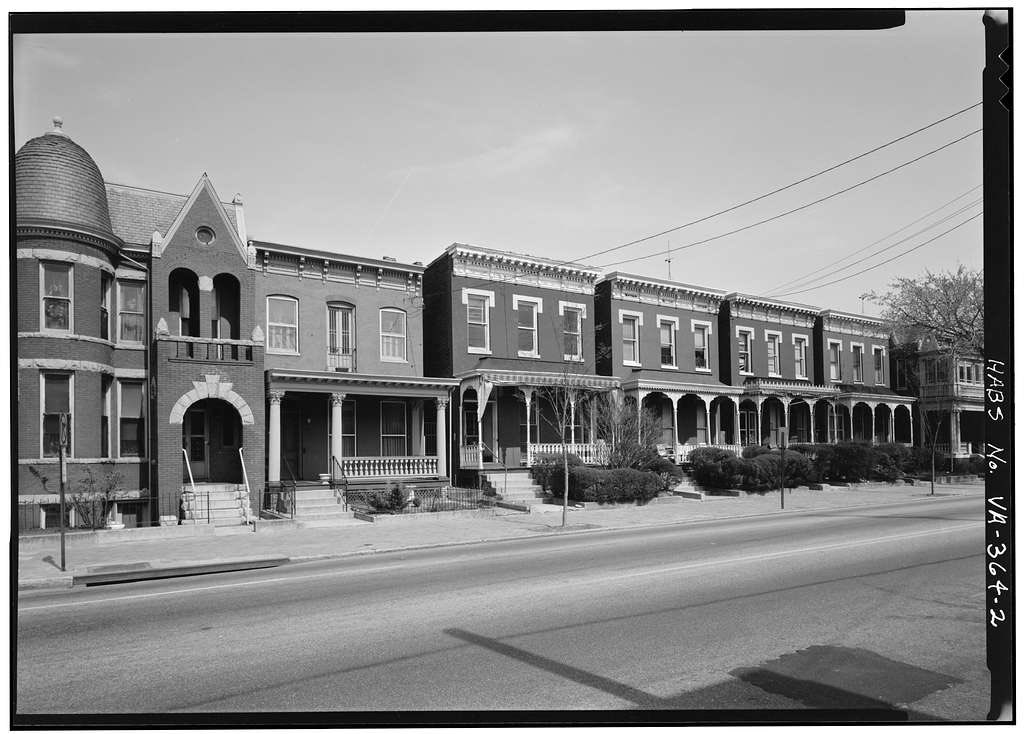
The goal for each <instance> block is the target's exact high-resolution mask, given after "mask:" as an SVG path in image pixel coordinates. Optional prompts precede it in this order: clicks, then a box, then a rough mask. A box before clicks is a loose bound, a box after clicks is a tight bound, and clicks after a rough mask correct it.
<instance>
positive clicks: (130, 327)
mask: <svg viewBox="0 0 1024 734" xmlns="http://www.w3.org/2000/svg"><path fill="white" fill-rule="evenodd" d="M117 324H118V326H117V339H118V341H120V342H127V343H129V344H142V341H143V336H144V331H145V325H146V284H145V283H144V282H142V281H141V280H119V281H118V282H117Z"/></svg>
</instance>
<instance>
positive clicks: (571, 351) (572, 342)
mask: <svg viewBox="0 0 1024 734" xmlns="http://www.w3.org/2000/svg"><path fill="white" fill-rule="evenodd" d="M582 323H583V309H581V308H578V307H576V306H563V307H562V342H563V343H562V350H563V353H562V357H563V358H564V359H567V360H570V361H573V362H581V361H583V328H582Z"/></svg>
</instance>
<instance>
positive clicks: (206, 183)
mask: <svg viewBox="0 0 1024 734" xmlns="http://www.w3.org/2000/svg"><path fill="white" fill-rule="evenodd" d="M203 192H206V194H207V195H208V196H209V197H210V198H211V199H213V200H214V201H217V202H220V199H219V198H218V197H217V192H216V191H215V190H214V188H213V184H212V183H211V182H210V177H209V176H207V175H206V174H205V173H204V174H203V175H202V176H200V177H199V180H198V181H197V182H196V186H195V188H194V189H192V193H191V194H189V197H188V199H187V200H186V201H185V204H184V205H183V206H182V207H181V209H180V210H179V211H178V214H177V216H176V217H175V218H174V221H172V222H171V225H170V226H169V227H168V228H167V231H166V232H164V233H163V247H167V244H168V243H169V242H170V241H171V240H172V239H173V238H174V235H175V234H177V232H178V227H180V226H181V223H182V222H183V221H185V215H186V214H187V213H188V211H189V210H190V209H191V208H192V207H193V206H194V205H195V203H196V200H198V199H199V195H200V194H201V193H203ZM220 213H221V216H223V218H224V223H225V224H227V225H228V226H227V231H228V235H229V236H230V237H231V242H232V243H233V244H234V246H235V249H237V250H238V254H239V256H240V257H241V258H242V260H244V261H245V262H248V261H249V255H248V253H247V251H246V246H245V243H244V242H242V238H241V237H239V236H238V229H237V226H238V224H237V222H235V221H234V220H233V219H232V218H229V217H228V215H227V212H225V211H224V204H223V202H221V207H220ZM156 254H157V255H159V253H156Z"/></svg>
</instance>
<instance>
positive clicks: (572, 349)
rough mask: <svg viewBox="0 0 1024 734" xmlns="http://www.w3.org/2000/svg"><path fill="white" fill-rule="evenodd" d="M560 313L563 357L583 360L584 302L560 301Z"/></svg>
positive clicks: (571, 359) (576, 360)
mask: <svg viewBox="0 0 1024 734" xmlns="http://www.w3.org/2000/svg"><path fill="white" fill-rule="evenodd" d="M558 313H559V315H561V317H562V359H565V360H567V361H570V362H582V361H583V319H584V317H585V314H586V309H585V307H584V305H583V304H582V303H566V302H565V301H559V302H558ZM524 435H525V434H524Z"/></svg>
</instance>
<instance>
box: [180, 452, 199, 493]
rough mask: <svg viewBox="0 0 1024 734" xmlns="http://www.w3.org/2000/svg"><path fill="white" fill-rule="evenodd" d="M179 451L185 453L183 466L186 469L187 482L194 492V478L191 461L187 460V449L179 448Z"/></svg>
mask: <svg viewBox="0 0 1024 734" xmlns="http://www.w3.org/2000/svg"><path fill="white" fill-rule="evenodd" d="M181 453H182V454H184V455H185V468H186V469H188V483H189V484H190V485H192V494H195V491H196V480H195V479H193V478H192V462H190V461H189V460H188V451H187V450H186V449H185V448H182V449H181Z"/></svg>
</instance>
